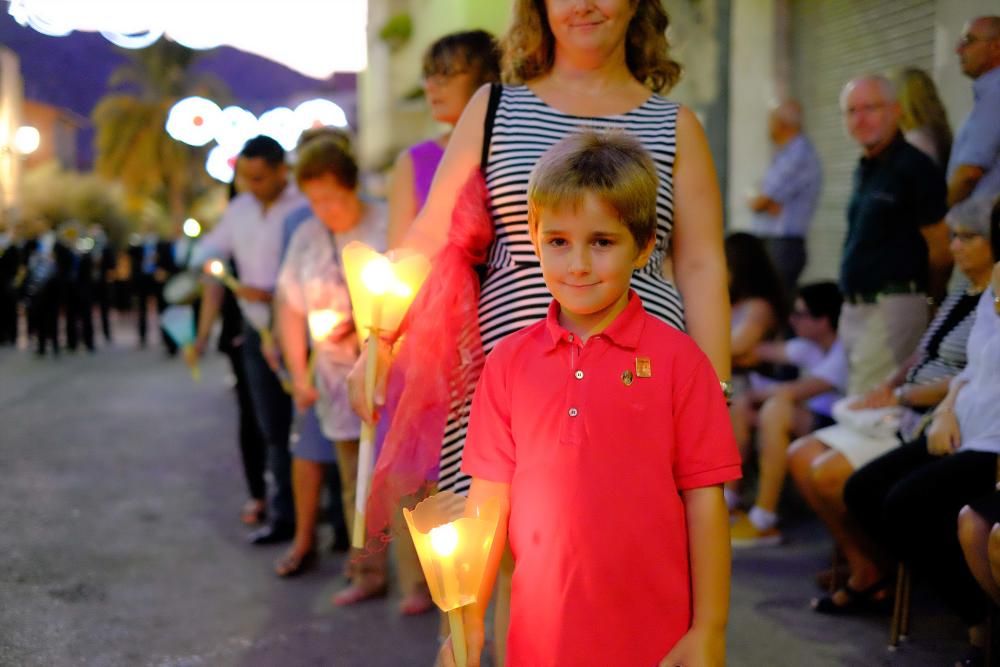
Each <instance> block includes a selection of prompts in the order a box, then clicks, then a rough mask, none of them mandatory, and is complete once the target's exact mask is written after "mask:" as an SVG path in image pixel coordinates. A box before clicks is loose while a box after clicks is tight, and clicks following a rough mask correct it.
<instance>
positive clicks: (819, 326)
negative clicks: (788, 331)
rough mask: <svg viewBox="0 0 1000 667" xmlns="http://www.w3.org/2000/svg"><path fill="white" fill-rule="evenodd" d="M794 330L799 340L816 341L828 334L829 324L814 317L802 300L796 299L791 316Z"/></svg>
mask: <svg viewBox="0 0 1000 667" xmlns="http://www.w3.org/2000/svg"><path fill="white" fill-rule="evenodd" d="M788 319H789V322H790V323H791V325H792V330H793V331H794V332H795V335H796V336H798V337H799V338H805V339H806V340H812V341H816V340H819V339H820V336H822V335H823V334H824V333H825V332H826V328H827V323H826V321H825V319H824V318H822V317H813V316H812V314H811V313H810V312H809V308H807V307H806V302H805V301H803V300H802V299H801V298H798V299H795V305H794V307H793V308H792V312H791V315H789V318H788Z"/></svg>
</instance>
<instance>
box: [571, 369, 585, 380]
mask: <svg viewBox="0 0 1000 667" xmlns="http://www.w3.org/2000/svg"><path fill="white" fill-rule="evenodd" d="M573 375H575V376H576V379H577V380H582V379H583V371H577V372H576V373H573Z"/></svg>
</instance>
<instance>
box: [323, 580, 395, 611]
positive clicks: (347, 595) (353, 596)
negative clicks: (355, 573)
mask: <svg viewBox="0 0 1000 667" xmlns="http://www.w3.org/2000/svg"><path fill="white" fill-rule="evenodd" d="M388 592H389V587H388V586H387V585H386V584H382V585H381V586H379V587H376V588H364V587H363V586H359V585H357V584H351V585H350V586H348V587H347V588H345V589H344V590H342V591H340V592H339V593H337V594H336V595H334V596H333V604H334V606H336V607H347V606H349V605H352V604H357V603H358V602H363V601H365V600H372V599H375V598H384V597H385V596H386V594H387V593H388Z"/></svg>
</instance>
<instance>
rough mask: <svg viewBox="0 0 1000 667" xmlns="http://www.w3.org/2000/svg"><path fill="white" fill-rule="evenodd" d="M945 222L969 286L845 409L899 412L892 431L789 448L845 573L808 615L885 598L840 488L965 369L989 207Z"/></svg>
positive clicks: (985, 268) (854, 431) (845, 428)
mask: <svg viewBox="0 0 1000 667" xmlns="http://www.w3.org/2000/svg"><path fill="white" fill-rule="evenodd" d="M948 224H949V225H950V227H951V229H952V242H951V251H952V254H953V255H954V257H955V265H956V266H957V267H958V268H959V269H960V270H961V271H962V272H963V273H964V274H965V276H966V277H967V278H968V279H969V282H970V283H971V287H970V288H969V289H968V290H966V289H962V290H960V291H958V292H955V293H952V294H950V295H949V296H948V298H947V299H945V301H944V303H943V304H942V305H941V307H940V308H939V309H938V311H937V314H936V316H935V317H934V320H933V321H932V322H931V324H930V326H929V327H928V328H927V331H926V332H925V333H924V336H923V338H922V339H921V341H920V344H919V345H918V347H917V351H916V353H915V355H914V356H913V358H911V359H910V361H909V362H908V363H906V364H904V365H903V366H902V367H901V368H900V369H898V370H897V372H895V373H894V374H893V375H892V376H891V377H890V378H888V379H887V380H886V382H885V383H883V384H882V385H881V386H880V387H877V388H876V389H874V390H873V391H871V392H870V393H869V394H868V395H866V396H864V397H862V398H861V399H860V400H856V401H855V402H854V404H853V405H851V406H850V407H851V408H855V409H857V410H859V411H860V410H861V409H868V410H870V411H871V410H876V409H886V408H890V407H892V406H899V407H898V408H896V409H897V410H898V413H899V428H898V431H897V432H896V433H892V432H891V431H890V432H888V433H885V434H881V435H880V434H879V432H878V431H877V430H869V431H863V430H861V429H859V428H852V427H851V426H849V425H848V424H837V425H834V426H831V427H828V428H826V429H821V430H820V431H817V432H815V433H813V434H811V435H809V436H806V437H805V438H801V439H799V440H798V441H796V442H795V443H793V445H792V447H791V449H790V450H789V459H788V469H789V473H790V474H791V476H792V478H793V480H794V481H795V483H796V486H797V487H798V489H799V491H800V493H801V494H802V496H803V497H804V498H805V500H806V502H808V503H809V505H810V506H811V507H812V508H813V509H814V510H815V511H816V513H817V514H818V515H819V517H820V518H821V519H822V520H823V522H824V523H825V524H826V526H827V528H828V529H829V530H830V533H831V534H832V536H833V538H834V541H835V542H836V545H837V547H838V548H839V549H840V550H841V551H842V552H843V554H844V557H845V560H846V561H847V565H848V569H849V577H848V579H847V582H846V585H845V586H844V587H843V588H841V589H840V590H838V591H836V592H835V593H834V594H833V595H831V596H829V597H826V598H823V599H820V600H817V601H815V604H814V608H815V609H816V611H819V612H823V613H839V612H844V611H848V612H849V611H856V610H857V609H858V608H859V607H860V608H864V607H870V606H872V605H875V606H878V605H879V604H884V603H885V601H886V599H887V597H888V593H887V590H888V584H887V582H886V581H885V575H886V574H887V571H886V570H885V568H884V563H883V562H882V561H880V560H879V559H878V558H877V557H876V556H875V555H874V554H875V553H876V551H875V549H874V547H873V546H872V545H871V544H869V541H868V540H867V539H866V537H865V534H864V533H863V532H862V531H861V530H860V529H859V527H858V526H857V525H856V524H855V523H853V522H852V521H850V520H849V517H848V515H847V509H846V507H845V506H844V497H843V492H844V485H845V484H846V482H847V479H848V478H849V477H850V476H851V474H852V473H853V472H854V471H855V470H858V469H860V468H861V467H863V466H864V465H865V464H867V463H869V462H870V461H872V460H874V459H876V458H877V457H879V456H881V455H882V454H885V453H886V452H891V451H895V450H896V449H898V448H899V445H900V443H901V442H907V441H910V440H913V439H915V438H917V437H918V436H919V435H920V433H921V432H922V431H923V428H924V427H925V426H926V422H927V421H928V420H929V416H930V414H929V410H930V409H931V408H933V407H934V406H935V405H937V404H938V402H939V401H941V400H942V399H943V398H944V397H945V394H946V393H947V391H948V386H949V383H950V381H951V379H952V378H953V377H954V376H955V375H956V374H957V373H959V372H960V371H961V370H962V369H963V368H964V367H965V362H966V342H967V339H968V336H969V332H970V331H971V329H972V323H973V321H974V319H975V309H976V305H977V303H978V302H979V299H980V294H981V293H982V291H983V290H984V289H985V288H986V286H987V285H988V283H989V280H990V272H991V270H992V267H993V261H994V256H993V253H992V251H991V248H990V243H989V242H988V241H987V239H986V235H987V233H988V230H989V209H988V208H985V209H984V208H983V206H982V203H981V202H980V203H979V205H971V204H966V205H962V206H956V207H955V209H953V210H952V211H951V212H950V213H949V215H948ZM857 414H860V412H858V413H857ZM956 511H957V508H956Z"/></svg>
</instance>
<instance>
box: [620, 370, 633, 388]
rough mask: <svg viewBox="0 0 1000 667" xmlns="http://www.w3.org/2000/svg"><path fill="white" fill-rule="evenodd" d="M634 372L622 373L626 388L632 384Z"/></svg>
mask: <svg viewBox="0 0 1000 667" xmlns="http://www.w3.org/2000/svg"><path fill="white" fill-rule="evenodd" d="M632 380H633V378H632V371H622V384H623V385H625V386H626V387H628V386H630V385H631V384H632Z"/></svg>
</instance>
